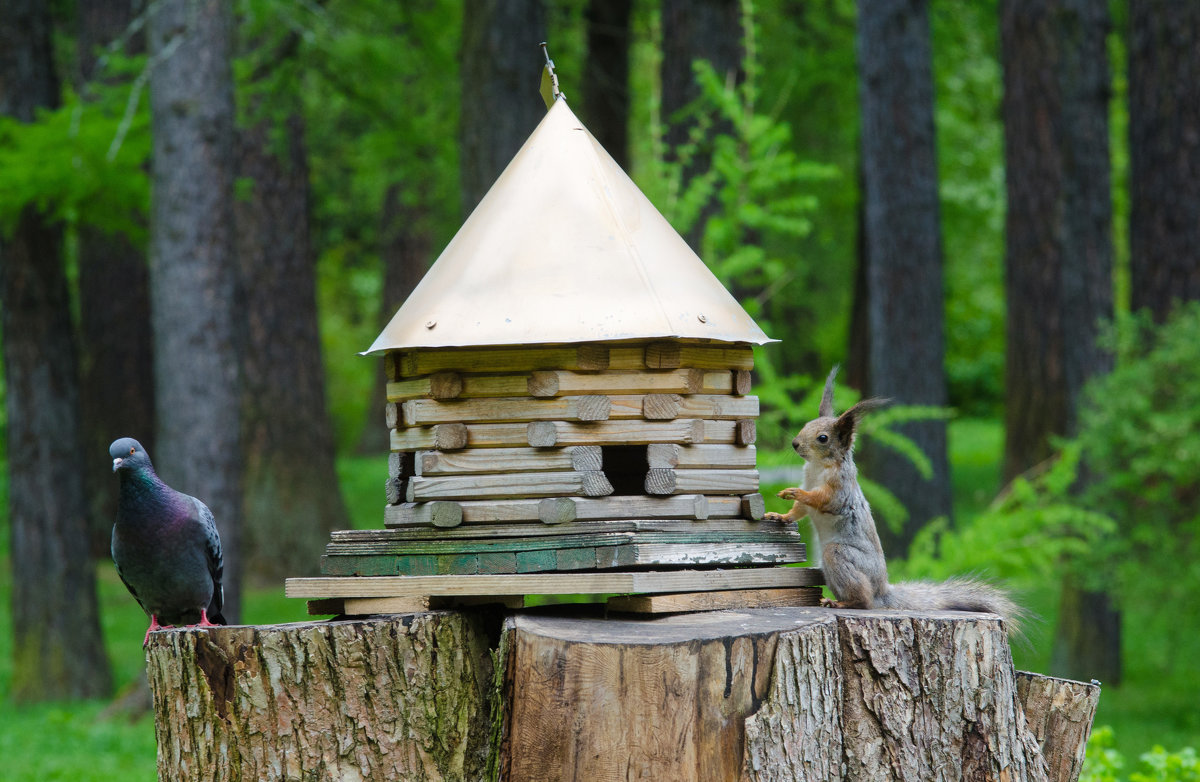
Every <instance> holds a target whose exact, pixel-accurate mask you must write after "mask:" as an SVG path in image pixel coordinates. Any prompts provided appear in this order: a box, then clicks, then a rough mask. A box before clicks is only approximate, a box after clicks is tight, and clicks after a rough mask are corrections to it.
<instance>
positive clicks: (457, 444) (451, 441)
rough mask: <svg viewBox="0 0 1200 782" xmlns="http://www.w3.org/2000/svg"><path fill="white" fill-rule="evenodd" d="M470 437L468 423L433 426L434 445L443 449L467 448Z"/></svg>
mask: <svg viewBox="0 0 1200 782" xmlns="http://www.w3.org/2000/svg"><path fill="white" fill-rule="evenodd" d="M468 437H469V432H468V430H467V425H466V424H436V425H434V427H433V444H434V447H435V448H438V449H440V450H443V451H457V450H459V449H460V448H466V447H467V439H468Z"/></svg>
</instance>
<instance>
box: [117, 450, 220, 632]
mask: <svg viewBox="0 0 1200 782" xmlns="http://www.w3.org/2000/svg"><path fill="white" fill-rule="evenodd" d="M109 455H110V456H112V458H113V470H114V471H115V472H117V473H118V474H119V475H120V478H121V490H120V494H119V498H118V501H117V520H116V524H114V525H113V536H112V557H113V562H114V563H116V566H117V573H118V574H119V575H120V576H121V580H122V581H123V582H125V586H126V587H128V588H129V591H130V593H131V594H133V596H134V598H135V599H136V600H137V601H138V603H139V604H141V606H142V608H143V609H144V610H145V611H146V613H147V614H149V615H150V622H151V629H152V630H153V629H156V627H157V626H158V625H160V624H161V625H162V626H172V625H194V624H202V625H203V624H207V623H209V622H218V623H224V619H223V618H222V617H221V615H220V611H221V606H222V603H223V594H222V589H221V576H222V570H223V559H222V555H221V539H220V536H219V535H218V534H217V526H216V522H215V521H214V519H213V515H212V511H210V510H209V509H208V507H207V506H206V505H205V504H204V503H203V502H201V501H200V500H198V499H196V498H195V497H191V496H189V495H187V494H183V493H181V492H178V491H175V490H174V489H172V488H171V487H170V486H167V485H166V484H165V483H163V481H162V480H161V479H160V478H159V477H158V475H157V474H156V473H155V472H154V467H153V465H151V463H150V457H149V456H148V455H147V454H146V451H145V449H143V448H142V446H141V444H139V443H138V442H137V441H136V440H133V439H130V438H123V439H120V440H117V441H116V442H114V443H113V444H112V446H111V447H110V448H109ZM147 638H149V634H148V633H147Z"/></svg>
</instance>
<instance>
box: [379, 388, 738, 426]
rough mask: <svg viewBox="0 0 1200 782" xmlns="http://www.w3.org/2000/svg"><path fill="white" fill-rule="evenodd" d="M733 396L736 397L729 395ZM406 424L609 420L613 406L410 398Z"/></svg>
mask: <svg viewBox="0 0 1200 782" xmlns="http://www.w3.org/2000/svg"><path fill="white" fill-rule="evenodd" d="M729 398H733V397H729ZM402 407H403V419H404V425H405V426H430V425H432V424H444V423H453V422H456V421H457V422H460V423H464V424H470V423H491V422H502V421H526V422H527V421H606V420H608V417H609V413H610V411H611V410H612V403H611V402H610V401H609V399H608V397H607V396H600V395H595V394H593V395H588V396H559V397H553V398H551V399H530V398H529V397H497V398H494V399H458V400H452V401H448V402H441V401H438V400H436V399H410V400H408V401H407V402H404V403H403V405H402Z"/></svg>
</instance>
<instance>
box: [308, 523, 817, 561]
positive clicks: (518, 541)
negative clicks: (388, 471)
mask: <svg viewBox="0 0 1200 782" xmlns="http://www.w3.org/2000/svg"><path fill="white" fill-rule="evenodd" d="M697 526H700V525H697ZM626 543H639V544H664V545H691V546H703V545H707V544H729V545H734V546H745V547H748V548H753V547H756V546H776V545H786V546H796V545H801V544H802V543H803V540H802V539H801V537H800V536H799V534H797V533H796V532H794V531H792V532H789V531H783V530H780V529H779V527H778V526H776V525H762V524H760V525H757V526H756V527H754V528H751V529H749V530H746V531H730V530H720V529H712V528H707V527H701V528H700V529H697V530H686V529H685V530H671V531H656V530H644V529H641V530H639V529H636V528H635V529H634V530H633V531H627V530H614V529H612V528H611V527H609V526H608V525H598V524H593V525H590V526H588V527H586V528H580V527H573V528H572V529H570V530H567V531H564V532H563V533H562V534H559V535H535V536H531V537H494V536H490V535H488V536H476V537H461V536H454V537H449V536H440V535H429V536H427V537H424V538H417V539H412V538H393V537H382V538H365V539H364V538H362V537H354V538H347V537H341V538H337V539H334V540H331V541H330V542H329V544H327V545H326V547H325V554H326V556H328V557H349V556H383V555H387V556H416V555H419V554H481V553H491V552H502V551H531V550H534V549H547V548H553V549H564V548H583V547H587V546H619V545H623V544H626Z"/></svg>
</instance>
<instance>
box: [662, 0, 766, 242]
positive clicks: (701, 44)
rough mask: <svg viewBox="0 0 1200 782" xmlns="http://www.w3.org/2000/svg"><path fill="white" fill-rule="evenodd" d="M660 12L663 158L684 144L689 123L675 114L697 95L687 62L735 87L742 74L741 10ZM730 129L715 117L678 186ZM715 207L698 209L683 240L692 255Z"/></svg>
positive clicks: (713, 1)
mask: <svg viewBox="0 0 1200 782" xmlns="http://www.w3.org/2000/svg"><path fill="white" fill-rule="evenodd" d="M660 8H661V13H662V41H661V45H662V65H661V66H660V69H659V70H660V74H659V75H660V79H661V81H662V117H663V122H664V123H665V124H666V138H665V139H664V140H665V141H666V145H667V156H668V157H670V158H674V157H675V155H676V150H677V149H678V148H679V147H680V146H681V145H683V144H685V143H688V141H689V135H690V134H691V133H692V125H693V124H694V123H693V122H692V121H689V120H687V119H685V118H684V117H682V116H680V115H681V113H682V112H683V111H684V109H685V108H686V107H687V106H688V104H689V103H691V102H692V101H694V100H696V98H698V97H699V96H700V87H699V85H698V84H697V83H696V75H695V71H694V70H693V68H692V64H693V63H694V62H695V61H696V60H707V61H708V62H709V64H710V65H712V67H713V70H715V71H716V72H717V74H718V75H721V76H724V77H725V81H726V82H727V83H733V84H739V83H741V81H742V79H743V78H744V76H745V74H744V73H743V72H742V53H743V49H742V7H741V3H740V2H739V1H738V0H700V2H697V1H696V0H661V2H660ZM732 131H733V128H732V127H731V126H730V124H729V123H728V122H727V121H725V120H723V119H721V120H718V121H717V122H716V123H714V124H713V126H712V127H711V128H709V129H708V133H707V138H706V139H705V140H703V141H701V144H700V147H699V148H698V149H697V150H696V151H695V156H694V157H693V158H692V160H691V162H690V163H689V164H688V166H687V169H686V170H685V171H684V172H683V185H684V187H686V186H687V183H688V182H689V181H690V180H691V179H692V178H693V177H696V176H698V175H700V174H703V173H704V172H705V171H707V170H708V169H709V168H710V167H711V166H712V149H711V148H710V147H711V143H712V139H714V138H716V136H717V135H719V134H722V133H726V134H728V133H731V132H732ZM716 209H717V203H716V199H715V198H714V199H710V201H709V204H708V205H707V206H706V207H705V208H704V209H702V210H701V212H700V218H699V219H698V220H697V221H696V224H695V225H693V226H692V227H691V228H690V229H689V230H688V231H687V233H686V234H685V235H684V238H685V239H687V242H688V245H690V246H691V248H692V249H693V250H695V251H696V253H700V251H701V246H700V245H701V242H702V241H703V239H704V226H705V223H707V222H708V218H709V217H711V216H712V214H713V213H714V212H715V210H716Z"/></svg>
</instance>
